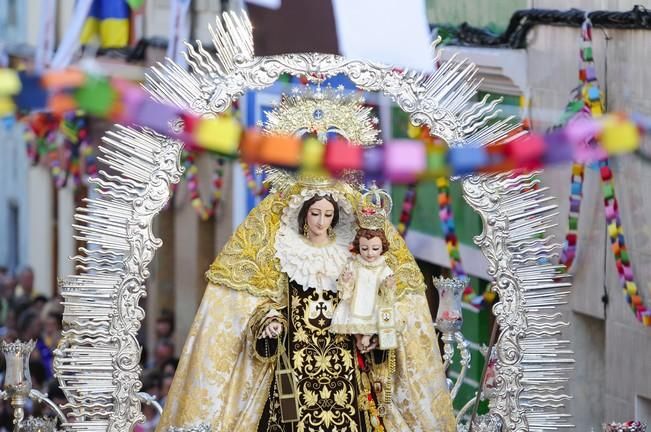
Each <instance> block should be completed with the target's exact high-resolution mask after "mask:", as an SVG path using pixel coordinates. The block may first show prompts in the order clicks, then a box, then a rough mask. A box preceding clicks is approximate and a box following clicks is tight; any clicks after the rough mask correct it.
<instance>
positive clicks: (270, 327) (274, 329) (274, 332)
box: [260, 320, 283, 339]
mask: <svg viewBox="0 0 651 432" xmlns="http://www.w3.org/2000/svg"><path fill="white" fill-rule="evenodd" d="M282 332H283V325H282V324H281V323H280V321H278V320H271V322H270V323H269V324H267V327H265V329H264V331H263V332H262V334H261V335H260V339H263V338H277V337H278V336H280V334H281V333H282Z"/></svg>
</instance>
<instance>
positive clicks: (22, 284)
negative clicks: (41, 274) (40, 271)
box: [14, 267, 36, 302]
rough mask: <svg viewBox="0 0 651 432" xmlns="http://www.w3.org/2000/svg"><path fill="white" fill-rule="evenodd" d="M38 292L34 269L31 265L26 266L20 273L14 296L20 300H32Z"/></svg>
mask: <svg viewBox="0 0 651 432" xmlns="http://www.w3.org/2000/svg"><path fill="white" fill-rule="evenodd" d="M35 296H36V293H35V292H34V270H33V269H32V268H31V267H25V268H24V269H23V270H21V272H20V273H19V274H18V285H17V286H16V291H15V293H14V298H15V299H17V300H20V302H23V301H25V302H30V301H31V300H32V299H33V298H34V297H35Z"/></svg>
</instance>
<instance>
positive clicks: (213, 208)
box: [183, 152, 224, 221]
mask: <svg viewBox="0 0 651 432" xmlns="http://www.w3.org/2000/svg"><path fill="white" fill-rule="evenodd" d="M184 153H185V154H184V157H183V167H184V169H185V176H186V185H187V188H188V192H189V193H190V204H191V205H192V208H193V209H194V211H195V212H196V213H197V215H198V216H199V217H200V218H201V220H203V221H207V220H209V219H211V218H212V217H214V216H215V214H216V213H217V210H218V207H219V204H220V202H221V200H222V187H223V184H224V159H222V158H216V160H215V170H214V172H213V176H212V180H211V196H210V199H209V201H208V204H206V203H204V201H203V200H202V199H201V193H200V191H199V179H198V176H197V174H198V172H199V169H198V168H197V165H196V159H195V158H196V154H195V153H193V152H184Z"/></svg>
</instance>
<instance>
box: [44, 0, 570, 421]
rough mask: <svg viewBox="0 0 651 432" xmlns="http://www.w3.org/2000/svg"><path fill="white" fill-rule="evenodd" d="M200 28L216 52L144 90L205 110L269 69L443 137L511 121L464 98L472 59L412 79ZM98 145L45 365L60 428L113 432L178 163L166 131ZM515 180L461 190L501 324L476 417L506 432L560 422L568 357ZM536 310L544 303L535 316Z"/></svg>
mask: <svg viewBox="0 0 651 432" xmlns="http://www.w3.org/2000/svg"><path fill="white" fill-rule="evenodd" d="M211 33H212V35H213V42H214V45H215V49H216V51H217V53H218V54H217V57H216V58H215V57H214V56H213V55H211V54H210V53H208V52H207V51H206V50H205V49H204V48H203V47H202V46H201V44H200V43H199V45H198V48H197V49H196V50H195V49H194V48H193V47H192V46H190V45H188V51H187V54H186V56H187V60H188V63H189V64H190V65H191V66H192V72H188V71H186V70H184V69H182V68H180V67H179V66H178V65H176V64H174V63H173V62H171V61H169V60H168V61H167V62H165V63H164V64H160V65H159V66H158V67H156V68H154V69H153V70H152V73H151V74H150V75H149V76H148V80H147V87H146V88H147V89H148V90H149V91H150V93H151V94H152V96H153V97H154V98H155V99H156V100H159V101H161V102H166V103H170V104H173V105H176V106H178V107H180V108H183V109H188V110H191V111H193V112H195V113H197V114H200V115H204V116H211V115H215V114H218V113H220V112H222V111H224V110H225V109H227V108H228V107H229V106H230V104H231V103H232V102H234V101H235V100H237V99H238V98H239V97H240V96H242V95H243V94H244V93H245V92H246V91H248V90H260V89H263V88H265V87H268V86H270V85H271V84H273V83H274V82H275V81H276V80H277V79H278V78H279V76H280V75H281V74H283V73H288V74H293V75H300V76H305V77H307V78H308V79H310V80H313V81H318V80H321V79H323V78H327V77H332V76H334V75H337V74H345V75H347V76H348V77H349V78H350V79H351V80H352V81H353V82H354V83H355V84H356V85H357V86H358V87H359V88H360V89H362V90H366V91H377V92H381V93H383V94H385V95H387V96H389V97H390V98H391V99H393V100H394V101H395V103H396V104H397V105H398V106H399V107H400V108H401V109H403V110H404V111H405V112H407V113H409V114H410V118H411V121H412V122H413V123H414V124H416V125H427V126H428V127H430V129H431V131H432V133H433V134H435V135H438V136H440V137H441V138H443V139H445V140H446V141H447V142H448V143H449V145H451V146H462V145H463V146H479V145H485V144H486V143H488V142H491V141H493V140H496V139H499V138H500V137H502V136H504V135H505V134H506V133H508V132H509V131H510V130H511V129H512V128H513V127H514V126H513V125H512V123H509V122H508V120H506V121H495V119H496V117H497V116H498V114H499V111H498V110H496V105H497V104H498V102H499V101H493V102H491V103H487V99H486V98H484V99H483V100H482V101H480V102H476V103H471V102H470V101H471V98H472V97H474V95H475V93H476V90H477V88H478V86H479V84H480V83H479V81H478V80H477V79H476V78H475V75H476V72H477V68H476V66H475V65H474V64H472V63H470V62H468V61H465V60H461V61H457V60H456V59H451V60H449V61H447V62H445V63H444V64H443V65H442V66H440V67H439V68H438V70H437V71H436V72H435V73H433V74H431V75H426V74H422V73H417V72H412V71H399V70H396V69H394V68H392V67H390V66H385V65H380V64H375V63H369V62H364V61H360V60H349V59H345V58H343V57H340V56H335V55H325V54H315V53H309V54H290V55H282V56H273V57H256V56H254V54H253V38H252V33H251V25H250V23H249V21H248V18H247V17H246V16H245V15H240V14H235V13H225V14H224V15H223V16H222V18H221V19H220V18H219V17H218V19H217V25H216V27H215V28H214V29H212V28H211ZM436 60H438V59H435V61H436ZM171 132H172V131H170V133H171ZM103 141H104V143H103V145H102V146H101V147H100V151H101V153H102V156H101V158H100V159H101V160H102V161H103V162H104V163H106V164H107V166H108V167H109V168H110V173H109V172H105V171H101V172H100V173H99V175H98V176H97V178H95V179H93V182H94V183H95V184H96V185H97V190H98V193H99V197H98V198H96V199H88V200H86V203H85V206H84V207H82V208H79V209H78V210H77V214H76V215H75V218H76V220H77V221H78V222H79V223H78V224H76V225H75V229H76V236H75V238H77V239H79V240H82V241H86V242H87V245H88V246H87V248H79V255H77V256H75V257H74V260H75V261H76V262H77V267H78V268H79V269H80V270H81V272H82V274H81V275H79V276H69V277H68V278H66V279H65V280H63V281H62V283H61V292H62V295H63V297H64V299H65V303H64V304H65V312H64V331H63V337H62V340H61V343H60V345H59V348H58V350H57V351H56V352H55V361H54V368H55V370H56V374H57V377H58V379H59V382H60V384H61V388H62V390H63V391H64V393H65V394H66V397H67V399H68V404H67V407H68V408H69V409H70V411H71V416H72V417H73V419H72V421H71V422H70V423H68V424H65V425H64V427H65V428H66V429H70V430H79V431H82V430H84V431H105V430H110V431H126V430H129V429H130V428H131V427H132V425H133V424H134V422H136V421H140V420H142V419H143V416H142V414H141V411H140V399H139V397H138V394H137V392H138V390H139V389H140V386H141V383H140V381H139V375H140V367H139V357H140V346H139V344H138V342H137V340H136V333H137V331H138V329H139V327H140V322H141V320H142V319H143V318H144V311H143V310H142V309H141V308H140V307H139V306H138V301H139V299H140V298H141V297H142V296H143V295H145V289H144V285H143V284H144V281H145V280H146V279H147V277H148V276H149V271H148V270H147V267H148V265H149V263H150V262H151V260H152V259H153V257H154V253H155V251H156V249H157V248H158V247H160V246H161V241H160V240H159V239H157V238H155V237H154V235H153V233H152V221H153V218H154V217H155V216H156V215H157V214H158V212H159V211H160V210H161V209H162V208H163V206H164V205H165V203H166V202H167V201H168V199H169V186H170V185H171V184H174V183H177V182H178V181H179V179H180V174H181V171H182V169H181V167H180V165H179V155H180V152H181V149H182V146H183V144H182V142H180V141H178V140H175V139H173V138H168V137H165V136H162V135H159V134H157V133H155V132H153V131H151V130H147V129H138V128H133V127H124V126H117V127H116V128H115V130H113V131H111V132H108V133H107V135H106V136H105V137H104V138H103ZM529 183H530V180H529V179H528V177H516V178H511V177H510V176H508V175H502V176H496V177H471V178H469V179H467V180H465V181H464V193H465V196H466V199H467V200H468V202H469V203H470V204H471V206H473V207H474V208H475V209H476V210H477V211H478V212H479V213H480V215H481V216H482V218H483V220H484V234H483V235H482V236H480V238H478V239H477V242H478V244H479V245H480V246H481V247H482V249H483V250H484V253H485V254H486V256H487V258H488V260H489V262H490V265H491V267H490V268H491V275H493V276H494V277H495V278H496V281H495V284H496V288H497V290H498V292H499V294H500V296H501V300H500V302H499V303H497V304H496V305H495V307H494V311H495V314H496V316H497V320H498V322H499V323H500V327H501V330H502V333H501V335H500V339H499V342H498V345H497V352H498V367H497V382H498V385H499V388H498V391H497V392H496V393H495V395H494V396H493V397H491V413H490V416H491V418H493V419H494V420H496V421H498V422H501V423H502V424H503V427H504V429H505V430H508V431H524V430H555V429H557V428H561V427H564V426H565V423H564V422H565V417H563V414H555V412H556V411H557V409H559V408H560V407H559V406H558V405H559V403H560V402H561V401H562V399H563V397H557V396H556V394H557V393H558V391H557V388H556V387H555V386H556V383H558V385H559V386H560V385H562V381H561V378H560V376H559V373H558V372H557V371H556V368H555V367H553V366H551V367H550V364H553V362H555V361H557V359H558V358H561V357H562V358H563V360H562V361H565V360H564V359H565V358H569V356H570V355H571V353H569V351H568V352H566V351H563V352H562V353H558V352H557V351H556V350H557V348H558V347H559V346H560V345H561V341H557V340H556V339H555V338H556V337H557V336H558V331H559V330H558V329H559V328H560V327H562V325H563V323H560V322H559V321H557V320H558V316H557V314H556V313H555V308H556V306H557V305H558V304H561V303H562V302H563V301H564V299H563V295H564V294H563V293H557V292H556V291H555V290H557V289H558V288H559V287H561V285H558V284H556V283H555V282H553V278H552V273H551V267H550V266H548V265H547V264H539V261H535V260H536V259H548V258H549V257H550V254H551V253H552V250H553V246H551V245H550V243H549V239H542V240H541V239H538V238H537V237H536V236H537V233H538V231H540V230H542V229H543V228H544V225H545V224H546V222H547V221H548V219H549V216H547V215H545V213H546V212H549V211H551V210H552V209H551V208H550V207H549V206H546V205H543V204H542V203H544V202H545V201H544V200H543V199H542V198H540V196H539V194H542V192H541V191H540V190H539V191H537V192H535V193H530V192H524V188H526V187H527V186H528V184H529ZM534 262H535V263H534ZM548 267H549V269H550V270H546V269H547V268H548ZM546 309H550V310H551V312H552V313H551V314H547V313H543V312H544V311H545V310H546ZM554 352H556V354H554ZM486 423H487V424H488V423H490V424H494V423H496V422H495V421H489V422H486ZM478 428H480V427H479V426H478ZM483 430H489V429H485V428H483Z"/></svg>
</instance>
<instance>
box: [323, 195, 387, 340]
mask: <svg viewBox="0 0 651 432" xmlns="http://www.w3.org/2000/svg"><path fill="white" fill-rule="evenodd" d="M368 198H370V199H368ZM373 198H375V201H377V202H376V203H374V202H373V201H372V199H373ZM390 203H391V197H390V196H389V195H388V194H386V192H383V191H380V192H378V189H377V187H376V186H375V185H374V186H373V188H372V189H371V190H370V191H369V192H367V193H366V194H364V195H363V196H362V202H361V206H362V207H361V209H359V211H358V212H357V213H358V216H357V223H358V225H359V229H358V230H357V234H356V236H355V240H353V248H352V252H353V253H354V254H355V257H354V258H352V259H351V260H349V262H348V264H347V265H346V267H345V268H344V271H343V273H342V274H341V276H340V277H339V280H338V284H337V291H338V295H339V304H338V305H337V308H336V309H335V312H334V316H333V318H332V323H331V324H330V332H332V333H343V334H352V335H359V337H358V339H359V345H360V349H361V350H362V351H367V350H368V348H369V347H370V346H371V341H372V337H373V336H374V335H378V336H379V340H378V342H379V348H380V349H382V350H387V349H394V348H396V344H397V339H396V335H395V328H394V319H393V317H394V313H393V312H394V311H393V300H394V292H395V279H394V278H393V271H392V270H391V268H390V267H389V266H388V265H387V263H386V260H385V258H384V254H385V253H386V252H387V251H388V250H389V242H388V240H387V237H386V234H385V233H384V226H385V224H386V218H387V215H388V214H389V213H390V211H391V204H390ZM383 204H384V205H383ZM378 323H379V324H380V326H381V327H380V326H379V325H378Z"/></svg>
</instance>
